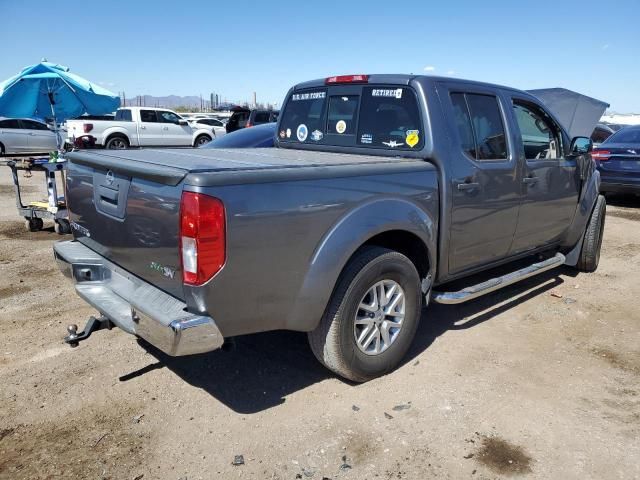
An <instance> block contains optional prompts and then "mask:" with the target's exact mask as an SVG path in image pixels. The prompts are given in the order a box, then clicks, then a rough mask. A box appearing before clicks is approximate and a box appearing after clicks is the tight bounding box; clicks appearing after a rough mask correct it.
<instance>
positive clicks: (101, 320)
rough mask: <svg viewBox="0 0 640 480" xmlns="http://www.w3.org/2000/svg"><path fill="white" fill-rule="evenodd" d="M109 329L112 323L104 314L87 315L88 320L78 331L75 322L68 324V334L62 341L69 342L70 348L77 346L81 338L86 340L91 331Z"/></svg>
mask: <svg viewBox="0 0 640 480" xmlns="http://www.w3.org/2000/svg"><path fill="white" fill-rule="evenodd" d="M105 328H106V329H108V330H111V329H112V328H113V323H111V320H109V319H108V318H107V317H105V316H104V315H101V316H99V317H97V318H96V317H94V316H91V317H89V321H88V322H87V324H86V325H85V327H84V330H83V331H81V332H79V333H78V326H77V325H75V324H72V325H69V326H68V327H67V332H69V335H67V336H66V337H64V343H67V344H69V346H70V347H71V348H75V347H77V346H78V345H79V344H80V342H81V341H82V340H86V339H87V338H89V337H90V336H91V334H92V333H93V332H97V331H98V330H103V329H105Z"/></svg>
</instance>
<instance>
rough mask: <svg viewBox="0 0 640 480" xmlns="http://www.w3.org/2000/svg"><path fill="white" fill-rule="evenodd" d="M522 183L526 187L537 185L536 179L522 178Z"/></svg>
mask: <svg viewBox="0 0 640 480" xmlns="http://www.w3.org/2000/svg"><path fill="white" fill-rule="evenodd" d="M522 183H525V184H527V185H534V184H536V183H538V179H537V178H536V177H524V178H523V179H522Z"/></svg>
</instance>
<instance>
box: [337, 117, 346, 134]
mask: <svg viewBox="0 0 640 480" xmlns="http://www.w3.org/2000/svg"><path fill="white" fill-rule="evenodd" d="M346 131H347V122H345V121H344V120H340V121H339V122H338V123H336V132H338V133H344V132H346Z"/></svg>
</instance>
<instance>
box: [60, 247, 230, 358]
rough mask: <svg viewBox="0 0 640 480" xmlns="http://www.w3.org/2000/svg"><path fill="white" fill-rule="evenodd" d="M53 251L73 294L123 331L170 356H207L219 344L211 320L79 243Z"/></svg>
mask: <svg viewBox="0 0 640 480" xmlns="http://www.w3.org/2000/svg"><path fill="white" fill-rule="evenodd" d="M53 250H54V255H55V259H56V261H57V262H58V266H59V267H60V270H61V271H62V273H63V274H64V275H65V276H66V277H68V278H70V279H71V280H73V282H74V283H75V288H76V292H77V293H78V295H79V296H80V297H81V298H82V299H84V300H85V301H86V302H87V303H89V304H90V305H92V306H93V307H94V308H95V309H97V310H98V311H99V312H100V313H102V314H103V315H104V316H106V317H107V318H109V320H111V321H112V322H113V323H114V324H115V325H116V326H118V327H119V328H121V329H122V330H124V331H125V332H127V333H131V334H133V335H136V336H138V337H141V338H143V339H145V340H146V341H148V342H149V343H151V344H152V345H154V346H155V347H157V348H159V349H160V350H162V351H163V352H165V353H167V354H168V355H172V356H181V355H191V354H195V353H204V352H210V351H212V350H216V349H217V348H220V347H221V346H222V344H223V343H224V338H223V336H222V334H221V333H220V330H219V329H218V327H217V325H216V323H215V322H214V320H213V319H212V318H211V317H208V316H205V315H197V314H196V315H194V314H192V313H189V312H187V305H186V304H185V303H183V302H181V301H180V300H178V299H176V298H175V297H172V296H171V295H168V294H167V293H165V292H163V291H162V290H159V289H157V288H156V287H154V286H153V285H151V284H149V283H147V282H145V281H143V280H141V279H139V278H138V277H136V276H134V275H132V274H131V273H129V272H127V271H126V270H124V269H122V268H120V267H118V266H117V265H115V264H113V263H111V262H110V261H108V260H107V259H105V258H104V257H101V256H100V255H98V254H97V253H95V252H94V251H93V250H91V249H89V248H88V247H86V246H84V245H83V244H81V243H79V242H76V241H60V242H57V243H55V244H54V247H53Z"/></svg>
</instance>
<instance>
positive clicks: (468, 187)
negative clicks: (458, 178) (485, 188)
mask: <svg viewBox="0 0 640 480" xmlns="http://www.w3.org/2000/svg"><path fill="white" fill-rule="evenodd" d="M479 186H480V184H479V183H473V182H469V183H466V182H465V183H459V184H458V190H460V191H461V192H462V191H465V190H474V189H476V188H478V187H479Z"/></svg>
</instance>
